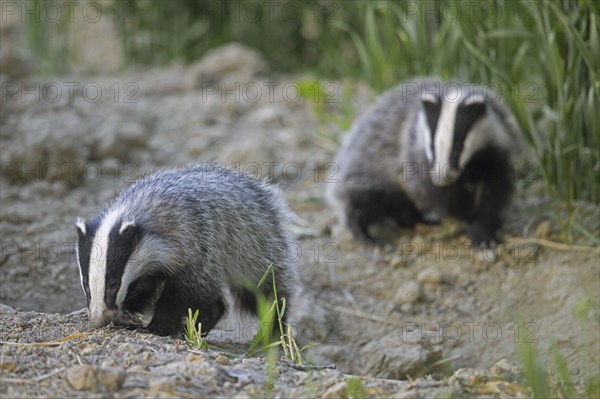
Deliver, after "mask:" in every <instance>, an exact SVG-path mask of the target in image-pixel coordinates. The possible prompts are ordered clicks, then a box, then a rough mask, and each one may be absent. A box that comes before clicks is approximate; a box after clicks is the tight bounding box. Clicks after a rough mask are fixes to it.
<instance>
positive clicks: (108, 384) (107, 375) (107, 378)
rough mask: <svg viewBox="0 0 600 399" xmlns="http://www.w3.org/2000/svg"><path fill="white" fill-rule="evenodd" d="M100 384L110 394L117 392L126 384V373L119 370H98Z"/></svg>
mask: <svg viewBox="0 0 600 399" xmlns="http://www.w3.org/2000/svg"><path fill="white" fill-rule="evenodd" d="M96 376H97V378H98V382H100V384H101V385H102V387H103V388H104V389H105V390H106V391H108V392H116V391H118V390H119V389H121V387H122V386H123V383H124V382H125V372H124V371H123V370H122V369H119V368H106V369H97V372H96Z"/></svg>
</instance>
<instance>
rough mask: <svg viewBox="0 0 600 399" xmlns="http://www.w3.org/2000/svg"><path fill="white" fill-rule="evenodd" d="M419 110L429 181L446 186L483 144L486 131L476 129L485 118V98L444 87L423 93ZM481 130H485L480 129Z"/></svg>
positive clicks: (465, 90)
mask: <svg viewBox="0 0 600 399" xmlns="http://www.w3.org/2000/svg"><path fill="white" fill-rule="evenodd" d="M422 102H423V109H424V114H425V119H426V125H427V127H428V129H423V130H422V131H423V134H425V135H427V137H425V138H424V140H425V142H427V143H429V145H430V149H428V151H427V157H428V160H429V162H430V166H431V171H430V175H431V180H432V182H433V183H434V184H435V185H438V186H447V185H449V184H451V183H453V182H454V181H456V179H457V178H458V177H459V176H460V173H461V170H462V168H463V167H464V166H465V164H466V163H467V162H468V161H469V160H470V159H471V157H472V156H473V155H474V154H475V153H476V152H477V151H478V150H480V149H482V146H484V145H485V143H486V142H487V138H486V137H484V135H485V134H487V132H484V131H482V129H479V127H480V126H481V123H480V122H481V121H482V120H483V119H485V117H486V109H487V106H486V99H485V97H484V96H483V94H482V93H480V92H475V91H473V90H472V89H471V90H467V89H464V88H462V87H461V86H448V87H446V89H445V90H443V91H442V92H439V93H424V95H423V97H422ZM484 130H485V129H484Z"/></svg>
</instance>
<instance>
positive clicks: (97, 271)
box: [75, 210, 142, 327]
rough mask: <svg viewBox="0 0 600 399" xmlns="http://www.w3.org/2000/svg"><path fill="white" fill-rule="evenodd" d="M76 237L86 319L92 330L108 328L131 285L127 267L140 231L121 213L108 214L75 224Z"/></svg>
mask: <svg viewBox="0 0 600 399" xmlns="http://www.w3.org/2000/svg"><path fill="white" fill-rule="evenodd" d="M75 227H76V228H77V234H78V236H79V240H78V245H77V263H78V265H79V273H80V278H81V287H82V288H83V292H84V293H85V296H86V299H87V308H88V316H89V319H90V321H91V322H92V324H94V326H95V327H102V326H105V325H107V324H109V323H110V322H111V321H112V320H113V319H114V317H115V316H116V314H117V310H118V309H119V307H120V306H121V305H122V304H123V301H124V300H125V297H126V295H127V288H128V285H129V284H130V282H131V281H130V280H131V273H130V271H129V269H130V266H128V263H129V261H130V259H131V258H132V255H133V254H134V253H135V252H136V249H137V247H138V244H139V243H140V240H141V238H142V230H141V229H140V228H139V227H138V226H136V225H135V223H134V222H133V221H129V220H127V219H125V218H123V215H122V213H121V212H118V211H114V210H113V211H111V212H109V213H107V214H106V215H104V216H103V217H102V218H100V217H96V218H94V219H91V220H90V221H87V222H86V221H84V220H83V219H81V218H79V219H78V220H77V223H75Z"/></svg>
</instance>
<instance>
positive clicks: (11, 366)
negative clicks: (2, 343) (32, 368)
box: [0, 356, 17, 373]
mask: <svg viewBox="0 0 600 399" xmlns="http://www.w3.org/2000/svg"><path fill="white" fill-rule="evenodd" d="M0 370H4V371H7V372H9V373H11V372H13V371H16V370H17V362H15V359H13V358H12V357H9V356H3V357H2V358H0Z"/></svg>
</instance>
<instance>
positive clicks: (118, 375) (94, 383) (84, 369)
mask: <svg viewBox="0 0 600 399" xmlns="http://www.w3.org/2000/svg"><path fill="white" fill-rule="evenodd" d="M67 381H69V384H71V386H72V387H73V389H75V390H76V391H90V390H91V391H98V390H101V391H108V392H116V391H118V390H119V389H120V388H121V387H122V386H123V382H125V372H124V371H123V370H122V369H117V368H95V367H92V366H87V365H86V366H81V365H77V366H73V367H71V368H69V369H68V370H67Z"/></svg>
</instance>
